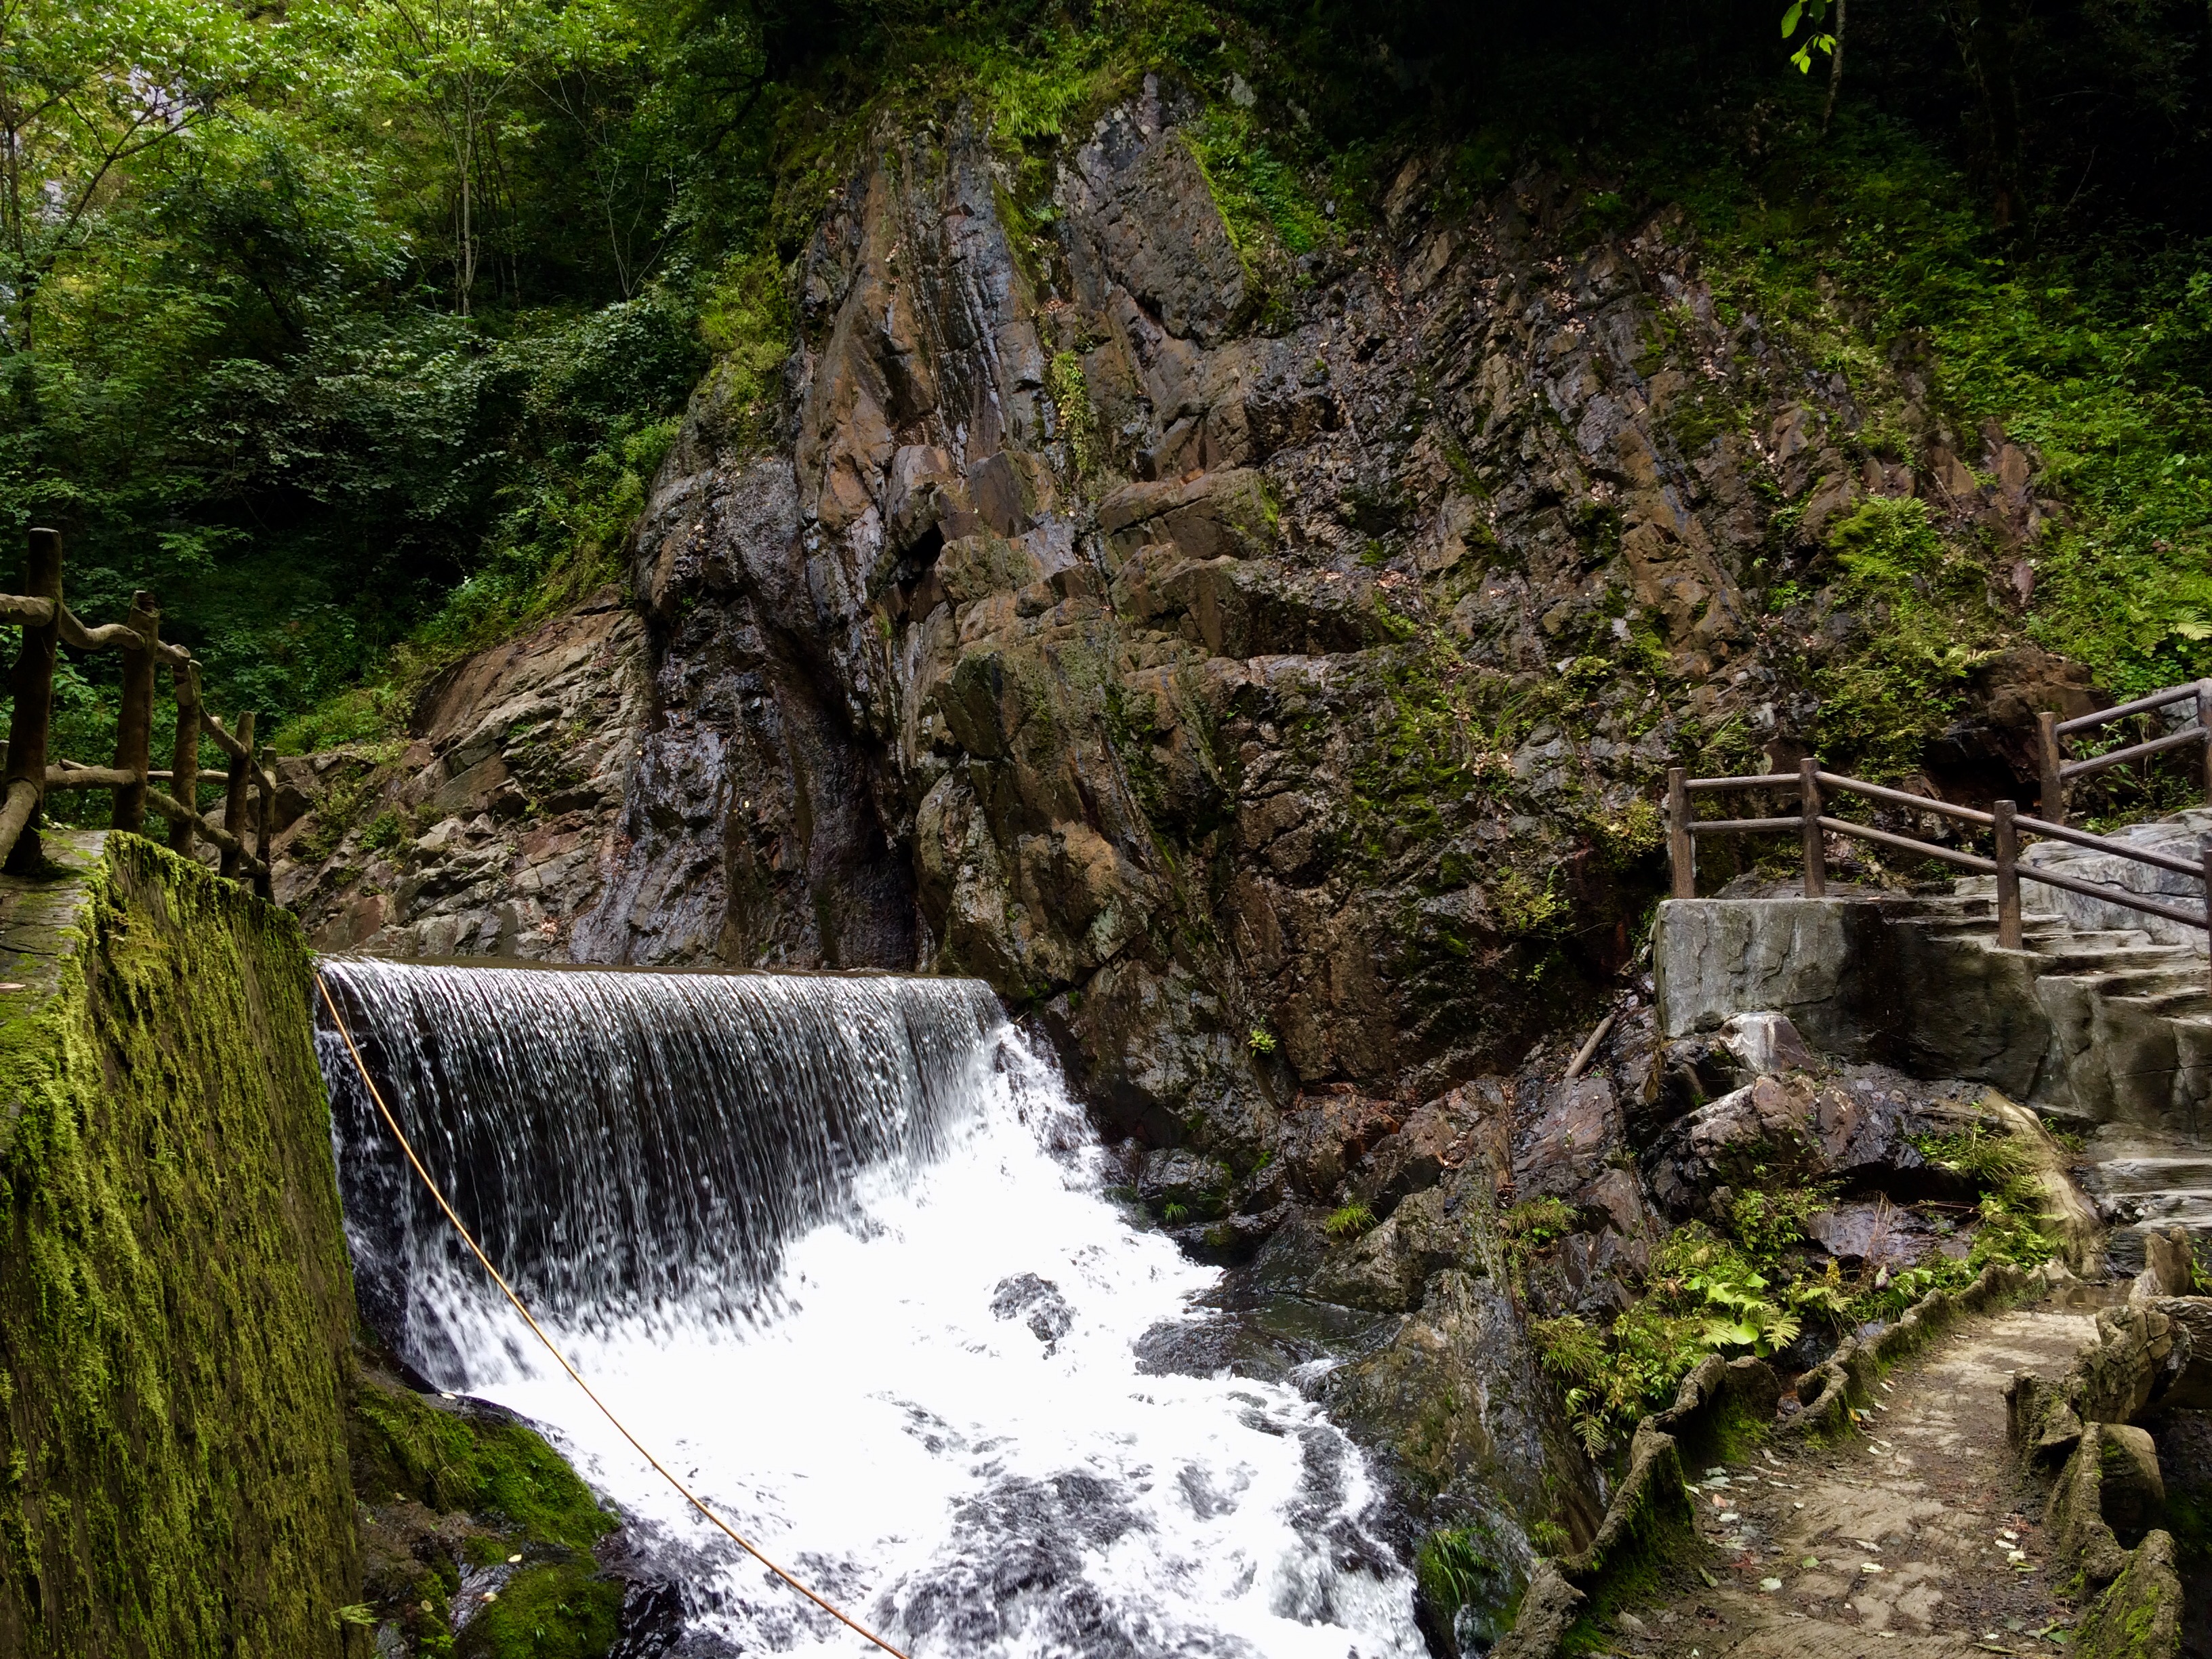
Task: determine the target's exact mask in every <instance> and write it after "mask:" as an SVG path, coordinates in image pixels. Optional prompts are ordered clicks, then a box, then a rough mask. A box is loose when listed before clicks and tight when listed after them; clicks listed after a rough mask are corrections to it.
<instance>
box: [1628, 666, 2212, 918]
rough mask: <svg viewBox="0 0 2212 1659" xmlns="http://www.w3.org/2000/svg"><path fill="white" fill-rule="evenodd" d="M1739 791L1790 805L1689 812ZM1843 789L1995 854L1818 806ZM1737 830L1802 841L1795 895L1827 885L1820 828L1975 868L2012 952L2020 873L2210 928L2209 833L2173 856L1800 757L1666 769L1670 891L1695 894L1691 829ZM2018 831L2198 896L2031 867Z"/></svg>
mask: <svg viewBox="0 0 2212 1659" xmlns="http://www.w3.org/2000/svg"><path fill="white" fill-rule="evenodd" d="M2169 701H2171V699H2169ZM2198 735H2199V734H2197V732H2193V731H2192V732H2191V737H2197V736H2198ZM2167 746H2172V745H2170V744H2169V745H2167ZM1749 790H1759V791H1763V792H1767V793H1788V794H1791V795H1795V796H1796V806H1797V810H1796V812H1794V813H1792V814H1791V815H1790V816H1788V817H1759V818H1699V817H1696V816H1695V815H1694V813H1693V811H1692V799H1693V798H1694V797H1696V796H1698V795H1700V794H1709V793H1742V792H1745V791H1749ZM1844 794H1848V795H1856V796H1857V797H1858V798H1860V799H1863V800H1869V801H1873V802H1875V803H1877V804H1878V805H1885V806H1903V807H1908V808H1910V809H1911V811H1916V812H1931V813H1934V814H1936V816H1937V817H1945V818H1949V819H1951V820H1952V821H1953V822H1954V823H1969V824H1972V825H1974V826H1976V827H1977V828H1978V829H1987V830H1989V831H1990V832H1991V836H1992V838H1993V840H1994V841H1995V843H1996V847H1995V850H1996V857H1995V858H1993V859H1985V858H1984V857H1982V856H1981V855H1980V854H1977V853H1968V852H1965V851H1963V850H1961V849H1960V848H1955V847H1946V846H1944V845H1942V843H1941V842H1932V841H1923V840H1921V839H1919V838H1918V837H1917V836H1902V835H1898V834H1896V833H1895V832H1893V831H1891V830H1887V829H1876V828H1875V827H1874V826H1873V825H1871V824H1866V823H1852V822H1851V821H1850V820H1849V819H1847V818H1839V817H1832V816H1831V815H1830V814H1829V813H1828V812H1827V811H1826V810H1825V808H1826V802H1827V801H1828V799H1831V798H1832V797H1833V796H1836V795H1844ZM1746 835H1790V836H1796V837H1797V838H1798V841H1799V842H1800V844H1801V846H1802V849H1803V859H1804V881H1805V896H1806V897H1808V898H1819V897H1820V896H1822V895H1824V894H1825V893H1826V891H1827V857H1826V840H1825V837H1826V836H1830V835H1838V836H1851V837H1854V838H1855V839H1857V840H1860V841H1866V842H1873V843H1875V845H1877V846H1881V847H1886V848H1890V849H1891V850H1893V851H1895V852H1903V853H1910V854H1914V855H1916V856H1917V857H1920V858H1926V859H1934V860H1938V861H1939V862H1942V863H1944V864H1949V865H1953V866H1957V867H1958V868H1960V869H1962V870H1972V871H1973V872H1976V873H1977V874H1980V875H1990V876H1995V877H1996V889H1997V892H1996V898H1997V945H1998V946H1999V948H2001V949H2002V950H2007V951H2017V950H2019V949H2020V948H2021V912H2020V884H2021V882H2022V881H2023V880H2026V881H2033V882H2040V883H2042V884H2044V885H2045V886H2046V887H2056V888H2059V889H2061V890H2064V891H2066V892H2069V893H2076V894H2080V895H2081V896H2085V897H2087V898H2093V899H2101V900H2103V901H2104V902H2106V903H2108V904H2117V905H2119V906H2121V907H2122V908H2125V909H2130V910H2135V911H2138V912H2140V913H2142V914H2143V915H2153V916H2160V917H2163V918H2164V919H2165V920H2166V921H2172V922H2179V923H2180V924H2181V925H2182V926H2183V927H2203V928H2205V929H2207V931H2208V932H2212V836H2203V837H2200V838H2199V840H2198V842H2197V857H2195V858H2194V859H2189V858H2179V857H2176V856H2175V855H2174V854H2171V853H2161V852H2159V851H2158V850H2157V849H2155V848H2148V847H2141V846H2137V845H2136V843H2134V842H2125V841H2119V840H2116V839H2114V838H2113V837H2112V836H2098V835H2092V834H2091V833H2090V832H2089V831H2088V830H2086V829H2075V828H2073V827H2072V826H2071V825H2069V824H2067V823H2058V822H2054V821H2052V820H2051V819H2049V818H2032V817H2022V816H2021V812H2020V810H2019V807H2018V806H2017V805H2015V803H2014V802H2012V801H2008V800H2001V801H1998V802H1996V805H1995V810H1993V811H1988V812H1982V811H1976V810H1975V809H1974V808H1972V807H1971V806H1954V805H1952V804H1951V803H1950V802H1949V801H1942V800H1930V799H1928V798H1927V797H1926V796H1924V795H1913V794H1908V793H1905V791H1904V790H1902V789H1890V788H1886V787H1883V786H1882V785H1881V784H1876V783H1866V782H1863V781H1860V780H1859V779H1857V778H1847V777H1843V776H1840V775H1838V774H1836V773H1833V772H1824V771H1822V770H1821V769H1820V763H1819V762H1817V761H1814V760H1806V761H1802V762H1800V763H1799V764H1798V768H1797V770H1796V774H1795V775H1792V774H1790V773H1787V772H1770V773H1765V774H1762V775H1750V776H1743V777H1729V778H1693V777H1692V776H1691V775H1689V774H1688V773H1687V772H1686V771H1685V770H1684V769H1682V768H1680V767H1679V766H1678V767H1674V768H1672V769H1669V771H1668V774H1667V854H1668V863H1669V864H1670V865H1671V866H1673V873H1674V896H1675V897H1676V898H1678V899H1687V898H1695V897H1696V896H1698V863H1697V843H1698V841H1699V837H1701V836H1746ZM2021 836H2040V837H2042V838H2044V839H2045V840H2049V841H2062V842H2069V843H2070V844H2071V845H2073V846H2075V847H2086V848H2090V849H2092V850H2093V851H2095V852H2100V853H2109V854H2112V855H2113V856H2114V857H2117V858H2123V859H2127V860H2131V861H2133V862H2135V863H2136V864H2142V865H2148V866H2150V867H2152V868H2153V869H2158V870H2167V871H2172V872H2175V873H2177V874H2179V875H2185V876H2193V877H2195V878H2197V879H2198V880H2200V881H2202V882H2203V883H2204V884H2205V892H2206V895H2207V899H2206V902H2204V903H2203V904H2199V905H2194V906H2191V905H2186V904H2175V903H2172V902H2169V901H2167V900H2164V899H2156V898H2152V897H2150V896H2148V895H2146V894H2142V893H2137V892H2133V891H2130V890H2129V889H2127V888H2124V887H2115V886H2111V885H2108V884H2106V883H2103V882H2094V881H2083V880H2081V879H2080V878H2076V877H2074V876H2065V875H2061V874H2059V873H2058V872H2057V871H2054V870H2045V869H2040V868H2039V867H2037V866H2034V865H2032V864H2029V863H2027V862H2025V861H2023V860H2022V859H2021V856H2020V844H2021Z"/></svg>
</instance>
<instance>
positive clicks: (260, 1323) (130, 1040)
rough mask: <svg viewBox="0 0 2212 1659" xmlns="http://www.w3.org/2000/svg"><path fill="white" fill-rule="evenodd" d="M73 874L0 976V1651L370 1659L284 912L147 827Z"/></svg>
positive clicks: (341, 1363)
mask: <svg viewBox="0 0 2212 1659" xmlns="http://www.w3.org/2000/svg"><path fill="white" fill-rule="evenodd" d="M85 845H86V846H87V847H88V848H97V843H96V842H86V843H85ZM62 879H64V880H66V881H71V882H75V883H76V884H78V887H79V891H78V892H77V894H76V902H75V904H74V905H73V906H72V907H69V908H64V910H63V912H62V915H63V919H64V925H63V926H62V927H58V928H55V929H54V930H52V935H51V939H52V947H53V948H54V949H55V950H58V951H59V952H60V953H61V955H60V958H59V962H58V969H56V970H55V971H53V972H52V973H51V974H47V975H30V977H37V978H41V979H45V980H49V981H51V983H50V984H37V985H32V986H28V987H25V988H22V989H17V990H9V989H5V988H0V1455H4V1458H5V1464H4V1469H5V1474H4V1477H0V1479H4V1486H0V1561H4V1566H0V1653H5V1654H8V1655H10V1656H15V1655H21V1656H26V1659H30V1656H47V1655H52V1656H69V1659H105V1656H109V1655H116V1656H123V1655H130V1656H134V1659H143V1656H158V1659H193V1656H198V1655H203V1654H205V1655H217V1654H220V1655H224V1656H240V1659H243V1656H261V1655H268V1656H284V1659H312V1656H323V1655H328V1656H337V1655H340V1654H342V1653H343V1652H346V1651H347V1650H348V1648H349V1644H350V1646H351V1647H352V1648H353V1649H354V1650H365V1648H366V1641H367V1633H366V1632H357V1631H356V1632H352V1633H351V1635H350V1637H349V1635H348V1633H347V1631H346V1628H345V1627H344V1626H343V1624H342V1622H341V1620H339V1619H338V1618H337V1609H339V1608H340V1607H344V1606H346V1605H348V1604H350V1603H353V1602H355V1601H358V1599H359V1596H358V1586H359V1582H360V1577H361V1569H360V1544H359V1541H358V1538H357V1534H356V1524H355V1513H354V1503H353V1493H352V1488H351V1484H350V1481H349V1477H348V1473H347V1467H346V1455H345V1447H346V1434H345V1429H344V1420H343V1394H344V1391H345V1388H346V1383H345V1378H346V1377H347V1376H348V1371H347V1364H348V1359H347V1355H348V1347H349V1340H350V1337H351V1334H352V1328H353V1318H354V1312H353V1291H352V1283H351V1279H350V1275H349V1267H348V1263H347V1256H346V1249H345V1242H344V1236H343V1231H342V1228H341V1221H340V1214H339V1207H338V1195H337V1184H336V1182H335V1180H334V1179H333V1172H332V1169H331V1146H330V1133H329V1125H328V1108H327V1104H326V1102H325V1097H324V1092H323V1084H322V1079H321V1078H320V1076H319V1073H318V1072H317V1070H316V1066H315V1059H314V1048H313V1038H312V1034H311V1030H310V1027H309V1017H308V997H309V990H310V981H309V977H308V972H309V970H308V958H307V950H306V947H305V945H304V942H303V940H302V939H301V934H300V932H299V929H298V927H297V925H296V924H295V922H294V921H293V920H292V918H291V917H290V916H289V915H286V914H285V913H284V912H283V911H282V910H279V909H278V908H276V907H275V906H273V905H270V904H266V903H263V902H259V901H258V900H256V899H254V898H252V896H250V895H249V894H247V893H246V891H245V890H243V889H241V888H240V887H239V886H238V885H236V884H233V883H228V882H222V881H219V880H217V879H216V878H215V877H214V876H212V875H210V874H209V873H208V872H206V871H204V870H203V869H202V868H200V867H199V866H197V865H194V864H190V863H187V862H186V861H185V860H180V859H178V858H175V857H173V856H172V855H171V854H169V853H167V852H166V851H164V850H163V849H161V848H157V847H155V845H154V844H153V843H152V842H147V841H143V840H141V839H139V838H137V837H136V836H122V835H117V836H109V837H108V838H107V839H106V844H105V847H104V848H97V850H96V853H95V855H94V856H92V857H91V858H90V859H89V860H85V861H83V862H82V867H81V868H80V869H79V870H77V871H76V872H75V873H73V874H71V875H70V876H68V877H65V878H62ZM8 887H9V890H7V891H6V892H4V893H0V915H4V914H5V912H6V910H7V909H8V908H10V907H16V906H23V905H28V906H40V905H42V904H47V903H50V902H51V900H52V888H51V886H50V887H49V889H48V890H47V891H46V893H45V894H43V895H42V894H40V893H39V892H36V891H31V890H27V889H26V884H20V883H15V884H8ZM72 909H73V913H74V921H69V920H68V917H69V915H70V911H71V910H72ZM9 944H10V945H15V944H24V945H28V946H31V947H32V948H33V949H34V948H35V944H36V942H35V941H31V940H23V939H20V938H15V939H9ZM8 977H9V980H10V981H13V980H18V979H23V978H25V977H27V975H25V974H24V973H22V972H21V970H18V969H11V970H10V972H9V975H8Z"/></svg>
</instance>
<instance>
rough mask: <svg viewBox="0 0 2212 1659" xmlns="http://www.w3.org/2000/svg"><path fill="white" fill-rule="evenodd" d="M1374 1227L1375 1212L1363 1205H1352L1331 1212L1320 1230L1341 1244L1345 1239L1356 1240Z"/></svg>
mask: <svg viewBox="0 0 2212 1659" xmlns="http://www.w3.org/2000/svg"><path fill="white" fill-rule="evenodd" d="M1374 1225H1375V1212H1374V1211H1372V1210H1370V1209H1369V1208H1368V1207H1367V1206H1365V1205H1364V1204H1358V1203H1353V1204H1347V1205H1346V1206H1344V1207H1343V1208H1341V1209H1340V1210H1334V1211H1332V1212H1330V1214H1329V1217H1328V1219H1327V1220H1326V1221H1324V1222H1322V1224H1321V1230H1322V1231H1323V1232H1325V1233H1327V1234H1328V1236H1329V1237H1331V1238H1333V1239H1334V1240H1335V1241H1336V1242H1337V1243H1340V1244H1341V1243H1344V1241H1345V1240H1346V1239H1350V1238H1357V1237H1359V1236H1360V1234H1362V1233H1364V1232H1367V1231H1370V1230H1372V1228H1373V1227H1374Z"/></svg>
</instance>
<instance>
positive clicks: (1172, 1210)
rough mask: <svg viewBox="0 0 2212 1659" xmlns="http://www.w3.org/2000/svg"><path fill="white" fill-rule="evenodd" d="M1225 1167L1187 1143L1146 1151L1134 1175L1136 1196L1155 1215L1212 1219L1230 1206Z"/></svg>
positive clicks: (1226, 1168) (1228, 1181)
mask: <svg viewBox="0 0 2212 1659" xmlns="http://www.w3.org/2000/svg"><path fill="white" fill-rule="evenodd" d="M1231 1180H1232V1177H1231V1175H1230V1173H1229V1170H1228V1167H1227V1166H1226V1165H1225V1164H1222V1163H1220V1162H1219V1161H1218V1160H1217V1159H1214V1158H1207V1157H1206V1156H1205V1155H1204V1154H1202V1153H1200V1152H1193V1151H1192V1150H1191V1149H1190V1148H1188V1147H1187V1146H1176V1147H1170V1148H1163V1149H1162V1150H1160V1151H1158V1152H1152V1153H1150V1154H1148V1155H1147V1156H1146V1158H1145V1162H1144V1167H1143V1169H1142V1170H1141V1171H1140V1172H1139V1175H1138V1176H1137V1196H1138V1198H1139V1200H1142V1201H1143V1202H1144V1203H1145V1204H1146V1205H1147V1206H1150V1207H1151V1209H1152V1212H1154V1213H1155V1214H1158V1215H1164V1216H1167V1217H1168V1218H1169V1219H1170V1220H1174V1221H1181V1220H1182V1219H1183V1218H1185V1217H1187V1216H1196V1217H1198V1218H1201V1219H1204V1220H1209V1221H1210V1220H1213V1219H1215V1218H1218V1217H1219V1216H1220V1215H1222V1214H1223V1213H1224V1212H1225V1211H1226V1210H1227V1209H1228V1207H1229V1189H1230V1186H1231Z"/></svg>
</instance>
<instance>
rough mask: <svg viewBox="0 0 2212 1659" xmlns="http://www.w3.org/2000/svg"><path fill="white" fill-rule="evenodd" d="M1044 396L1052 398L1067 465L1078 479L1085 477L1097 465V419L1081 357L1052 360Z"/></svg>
mask: <svg viewBox="0 0 2212 1659" xmlns="http://www.w3.org/2000/svg"><path fill="white" fill-rule="evenodd" d="M1045 392H1046V393H1047V395H1048V396H1049V397H1050V398H1052V407H1053V413H1054V415H1055V416H1057V417H1058V419H1059V422H1060V440H1061V441H1062V442H1064V443H1065V444H1066V446H1067V459H1068V461H1069V463H1070V465H1073V467H1074V468H1075V475H1076V477H1079V478H1080V477H1086V476H1088V475H1089V474H1090V472H1091V470H1092V469H1093V468H1094V467H1096V466H1097V464H1098V417H1097V415H1096V414H1095V413H1094V412H1093V411H1092V410H1091V387H1090V386H1089V384H1088V382H1086V381H1085V379H1084V375H1083V357H1082V355H1081V354H1080V353H1079V352H1073V351H1063V352H1060V353H1058V354H1057V355H1056V356H1054V358H1053V360H1052V362H1051V364H1050V365H1049V366H1048V368H1046V370H1045Z"/></svg>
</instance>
